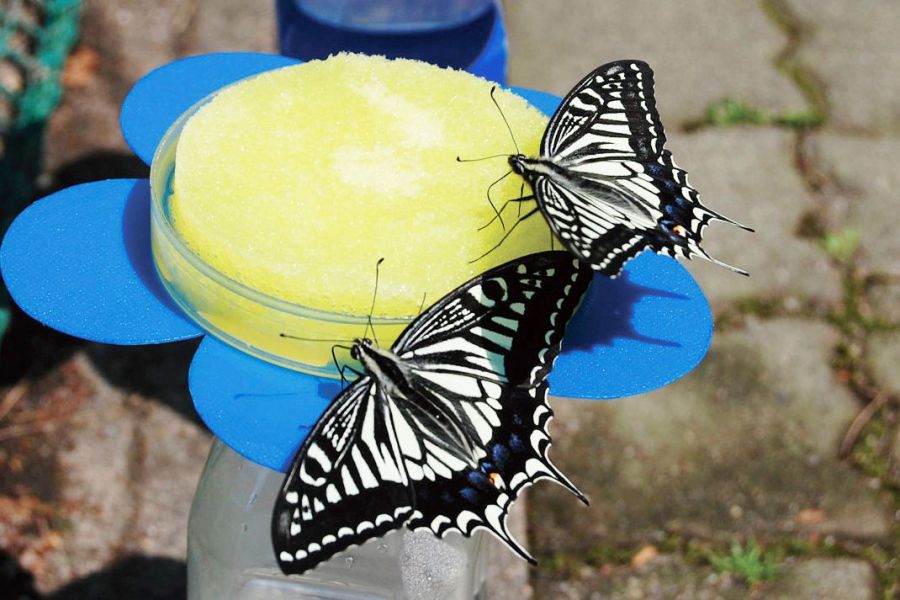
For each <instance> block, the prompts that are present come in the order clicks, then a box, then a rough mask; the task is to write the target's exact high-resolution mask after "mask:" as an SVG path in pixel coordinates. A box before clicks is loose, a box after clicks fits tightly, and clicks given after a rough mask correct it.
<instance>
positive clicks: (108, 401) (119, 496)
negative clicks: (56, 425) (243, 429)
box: [37, 354, 211, 591]
mask: <svg viewBox="0 0 900 600" xmlns="http://www.w3.org/2000/svg"><path fill="white" fill-rule="evenodd" d="M76 364H77V366H78V368H79V371H80V372H81V374H82V375H83V376H84V377H85V378H86V379H87V380H88V381H89V382H90V384H91V386H92V387H93V389H94V392H93V394H91V396H90V397H89V398H88V400H87V401H86V402H85V403H84V404H83V405H82V406H81V408H80V410H79V411H78V412H77V413H76V414H75V415H74V416H73V417H72V418H71V420H70V421H69V422H67V424H66V428H65V440H64V443H63V447H64V448H65V449H64V451H63V452H61V453H59V454H58V455H57V463H58V467H57V468H58V469H59V471H60V473H61V476H62V482H61V485H60V490H59V493H60V501H61V505H62V506H63V507H65V509H64V512H65V517H66V519H67V521H68V522H69V523H70V524H71V527H70V528H68V529H66V530H65V531H64V532H63V534H62V546H61V548H60V549H59V551H58V552H55V553H53V554H51V555H49V556H48V557H47V560H48V563H49V564H51V565H52V568H49V569H47V577H46V578H44V579H41V578H39V579H38V581H37V586H38V588H39V589H41V590H42V591H52V590H55V589H57V588H59V587H60V586H62V585H64V584H67V583H69V582H71V581H73V580H75V579H78V578H81V577H84V576H86V575H88V574H90V573H97V572H103V571H104V570H105V569H106V568H107V567H108V566H109V565H110V564H111V563H113V562H114V561H115V560H116V559H118V558H120V557H122V556H124V555H126V554H132V553H136V554H142V555H149V556H156V557H161V558H171V559H183V558H184V556H185V553H186V550H187V549H186V540H187V515H188V511H189V509H190V502H191V498H192V496H193V490H194V488H195V487H196V483H197V480H198V478H199V475H200V471H201V470H202V467H203V462H204V458H205V456H206V453H207V451H208V450H209V444H210V442H211V439H210V437H209V434H208V433H206V432H205V430H203V429H202V428H201V427H200V426H198V425H197V424H194V423H191V422H190V421H187V420H185V419H184V418H183V417H181V416H180V415H179V414H178V413H177V412H175V411H173V410H172V409H171V408H170V407H168V406H166V405H165V404H163V403H160V402H158V401H153V400H149V399H146V398H143V397H141V396H140V395H138V394H135V393H133V392H130V391H128V390H123V389H121V388H118V387H117V386H114V385H111V384H110V383H109V382H108V381H107V379H106V378H104V377H102V376H101V375H100V374H99V373H98V371H97V370H96V368H95V366H94V364H93V363H92V362H91V361H90V360H88V359H87V357H86V355H84V354H81V355H79V356H78V357H77V358H76ZM182 366H183V368H184V369H186V367H187V365H186V364H185V365H182Z"/></svg>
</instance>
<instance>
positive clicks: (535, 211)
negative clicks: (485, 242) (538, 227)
mask: <svg viewBox="0 0 900 600" xmlns="http://www.w3.org/2000/svg"><path fill="white" fill-rule="evenodd" d="M517 200H518V199H517ZM513 201H514V200H510V202H513ZM538 210H539V209H538V208H537V207H534V208H533V209H531V210H530V211H528V212H527V213H525V216H523V217H519V219H518V220H517V221H516V222H515V224H514V225H513V226H512V227H510V228H509V230H508V231H507V232H506V233H505V234H504V235H503V237H502V238H500V241H499V242H497V243H496V244H495V245H494V246H493V247H492V248H491V249H490V250H488V251H487V252H485V253H484V254H482V255H481V256H479V257H478V258H476V259H473V260H470V261H469V264H472V263H475V262H478V261H479V260H481V259H482V258H484V257H485V256H487V255H488V254H490V253H491V252H493V251H494V250H496V249H497V248H499V247H500V246H501V245H503V242H505V241H506V238H508V237H509V236H510V235H511V234H512V232H513V231H515V230H516V227H518V226H519V224H520V223H522V222H523V221H525V220H527V219H528V217H531V216H533V215H534V214H535V213H537V212H538Z"/></svg>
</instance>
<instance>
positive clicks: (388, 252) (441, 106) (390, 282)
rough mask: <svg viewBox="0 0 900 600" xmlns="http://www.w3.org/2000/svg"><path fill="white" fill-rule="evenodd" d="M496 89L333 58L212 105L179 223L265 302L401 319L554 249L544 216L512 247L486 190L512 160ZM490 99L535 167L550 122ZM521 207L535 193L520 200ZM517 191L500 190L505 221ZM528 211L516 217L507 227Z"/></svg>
mask: <svg viewBox="0 0 900 600" xmlns="http://www.w3.org/2000/svg"><path fill="white" fill-rule="evenodd" d="M492 85H493V84H491V83H490V82H488V81H486V80H484V79H481V78H478V77H475V76H473V75H470V74H468V73H465V72H462V71H455V70H452V69H441V68H439V67H435V66H432V65H428V64H425V63H422V62H417V61H410V60H387V59H385V58H380V57H370V56H362V55H353V54H340V55H337V56H333V57H331V58H329V59H327V60H324V61H313V62H308V63H305V64H302V65H298V66H292V67H287V68H284V69H279V70H276V71H271V72H267V73H264V74H262V75H258V76H256V77H253V78H252V79H248V80H245V81H243V82H240V83H238V84H236V85H233V86H231V87H229V88H227V89H224V90H222V91H221V92H219V93H218V94H217V95H216V96H215V98H214V99H213V100H212V101H210V102H209V103H208V104H206V105H205V106H203V107H202V108H201V109H200V110H199V111H198V112H197V113H196V114H195V115H194V116H193V117H192V118H191V119H190V120H189V121H188V123H187V124H186V125H185V127H184V130H183V132H182V133H181V137H180V139H179V141H178V147H177V154H176V163H175V178H174V184H173V186H174V192H173V197H172V199H171V204H170V207H171V208H170V210H171V215H172V220H173V224H174V226H175V229H176V230H177V231H178V232H179V233H180V235H181V236H182V238H183V239H184V241H185V242H186V243H187V245H188V246H189V247H190V248H191V249H192V250H193V251H194V252H195V253H197V254H198V255H199V256H200V257H201V258H202V259H204V260H205V261H206V262H208V263H209V264H210V265H212V266H213V267H214V268H215V269H217V270H219V271H221V272H222V273H224V274H226V275H228V276H229V277H231V278H233V279H236V280H238V281H240V282H242V283H243V284H245V285H247V286H249V287H251V288H254V289H256V290H259V291H261V292H263V293H266V294H269V295H271V296H275V297H278V298H280V299H283V300H286V301H289V302H292V303H296V304H300V305H303V306H307V307H313V308H318V309H322V310H328V311H335V312H341V313H347V314H354V315H366V314H368V313H369V307H370V303H371V301H372V294H373V286H374V279H375V264H376V262H377V261H378V259H379V258H382V257H383V258H384V259H385V260H384V263H383V264H382V266H381V278H380V282H379V287H378V294H377V302H376V305H375V310H374V314H375V315H376V316H407V315H414V314H416V313H417V312H418V310H419V307H420V305H421V304H422V300H423V295H425V296H426V301H425V302H426V305H427V304H431V302H433V301H435V300H437V299H438V298H440V297H441V296H443V295H444V294H446V293H447V292H449V291H450V290H451V289H453V288H454V287H456V286H458V285H459V284H461V283H463V282H464V281H466V280H468V279H469V278H471V277H472V276H474V275H475V274H477V273H479V272H482V271H485V270H487V269H488V268H490V267H492V266H495V265H498V264H501V263H503V262H506V261H508V260H511V259H512V258H515V257H517V256H521V255H524V254H528V253H531V252H536V251H539V250H543V249H547V248H549V246H550V232H549V230H548V228H547V226H546V224H545V223H544V220H543V219H542V218H541V217H540V216H538V215H535V216H533V217H532V218H529V219H527V220H526V221H524V222H522V223H521V224H520V225H519V226H518V227H517V228H516V229H515V230H514V231H513V233H512V234H511V235H510V236H509V237H508V238H507V240H506V241H505V242H504V243H503V244H502V245H501V246H500V247H499V249H497V250H495V251H493V252H491V253H490V254H488V256H487V257H485V258H483V259H481V260H478V261H476V262H474V263H473V262H471V261H472V260H473V259H476V258H478V257H479V256H481V255H482V254H484V253H485V252H487V251H488V250H489V249H490V248H491V247H493V246H494V245H496V244H497V243H498V242H499V241H500V240H501V238H502V237H503V235H504V226H501V223H500V221H499V220H494V222H493V223H491V224H490V225H489V226H487V227H486V228H484V229H482V230H479V228H481V227H482V226H484V225H485V224H487V223H488V222H490V221H491V219H492V217H494V216H495V213H494V210H493V209H492V208H491V205H490V204H489V203H488V199H487V191H488V188H489V187H490V186H491V183H493V182H494V181H495V180H497V179H498V178H499V177H501V176H502V175H503V174H504V173H506V172H507V171H508V170H509V167H508V164H507V162H506V160H505V159H504V158H502V157H501V158H493V159H489V160H484V161H480V162H468V163H461V162H457V160H456V158H457V156H459V157H462V158H480V157H485V156H488V155H494V154H510V153H513V152H514V151H515V147H514V146H513V142H512V139H511V138H510V134H509V131H508V130H507V128H506V125H504V123H503V119H502V118H501V115H500V113H499V112H498V111H497V108H496V107H495V106H494V104H493V103H492V101H491V97H490V91H491V87H492ZM496 98H497V100H498V102H499V104H500V106H501V107H502V109H503V113H504V114H505V115H506V118H507V120H508V121H509V125H510V128H511V129H512V131H513V132H514V134H515V137H516V140H517V141H518V144H519V147H520V149H521V150H522V151H523V152H525V153H527V154H535V153H536V152H537V149H538V145H539V142H540V137H541V135H542V133H543V130H544V127H545V126H546V117H545V116H544V115H543V114H541V113H540V112H539V111H537V110H536V109H534V108H533V107H531V106H530V105H528V104H527V103H526V102H525V100H523V99H522V98H520V97H518V96H516V95H514V94H512V93H511V92H507V91H503V90H500V89H498V90H497V92H496ZM524 192H525V194H528V193H529V190H528V188H527V187H525V189H524ZM521 193H522V180H521V178H519V177H518V176H515V175H510V176H508V177H506V178H505V179H503V180H502V181H501V182H499V183H498V184H496V185H494V186H493V187H492V188H491V192H490V196H491V198H492V199H493V202H494V204H495V205H496V206H497V208H498V209H499V208H500V206H501V205H502V204H503V202H504V201H505V200H508V199H511V198H517V197H519V196H520V194H521ZM533 208H534V204H533V203H525V204H510V205H508V206H507V208H506V210H505V211H504V212H503V219H504V223H505V228H506V230H508V229H509V228H510V227H511V226H512V225H513V224H514V223H515V222H516V220H517V218H518V216H519V214H520V212H521V214H522V215H524V214H526V213H527V212H528V211H529V210H531V209H533Z"/></svg>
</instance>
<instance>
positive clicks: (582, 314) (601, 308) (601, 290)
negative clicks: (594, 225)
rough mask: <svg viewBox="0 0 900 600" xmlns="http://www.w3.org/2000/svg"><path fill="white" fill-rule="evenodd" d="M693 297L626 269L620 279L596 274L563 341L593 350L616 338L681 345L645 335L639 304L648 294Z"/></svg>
mask: <svg viewBox="0 0 900 600" xmlns="http://www.w3.org/2000/svg"><path fill="white" fill-rule="evenodd" d="M652 297H655V298H667V299H671V300H689V298H688V297H687V296H684V295H682V294H676V293H674V292H669V291H666V290H660V289H655V288H651V287H646V286H642V285H638V284H636V283H633V282H632V281H631V280H630V277H629V275H628V272H627V271H625V272H624V273H623V274H622V275H621V276H619V277H618V278H616V279H610V278H609V277H606V276H605V275H600V274H596V275H594V280H593V281H592V282H591V286H590V287H589V288H588V291H587V293H586V294H585V297H584V300H583V301H582V304H581V307H580V308H579V309H578V311H577V312H576V313H575V315H574V316H573V317H572V320H571V321H569V325H568V328H567V329H566V337H565V341H564V343H563V349H564V350H565V351H573V350H583V351H589V350H591V349H593V348H596V347H597V346H612V345H613V342H614V341H615V340H616V339H627V340H634V341H637V342H641V343H645V344H651V345H654V346H664V347H668V348H679V347H681V344H680V343H678V342H676V341H673V340H665V339H660V338H655V337H650V336H646V335H643V334H641V333H639V332H638V330H637V329H636V328H635V326H634V321H635V307H636V306H637V304H638V303H639V302H640V301H641V300H642V299H644V298H652Z"/></svg>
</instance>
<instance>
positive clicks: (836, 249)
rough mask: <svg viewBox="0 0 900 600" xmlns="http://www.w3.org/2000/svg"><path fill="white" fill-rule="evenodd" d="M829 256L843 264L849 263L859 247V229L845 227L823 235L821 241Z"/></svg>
mask: <svg viewBox="0 0 900 600" xmlns="http://www.w3.org/2000/svg"><path fill="white" fill-rule="evenodd" d="M819 243H820V244H821V245H822V248H823V249H824V250H825V252H827V253H828V256H830V257H831V258H833V259H834V260H836V261H837V262H839V263H841V264H847V263H849V262H850V260H851V259H852V258H853V255H854V254H856V249H857V248H858V247H859V231H857V230H855V229H843V230H841V231H835V232H832V233H826V234H825V235H823V236H822V238H821V240H820V242H819Z"/></svg>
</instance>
